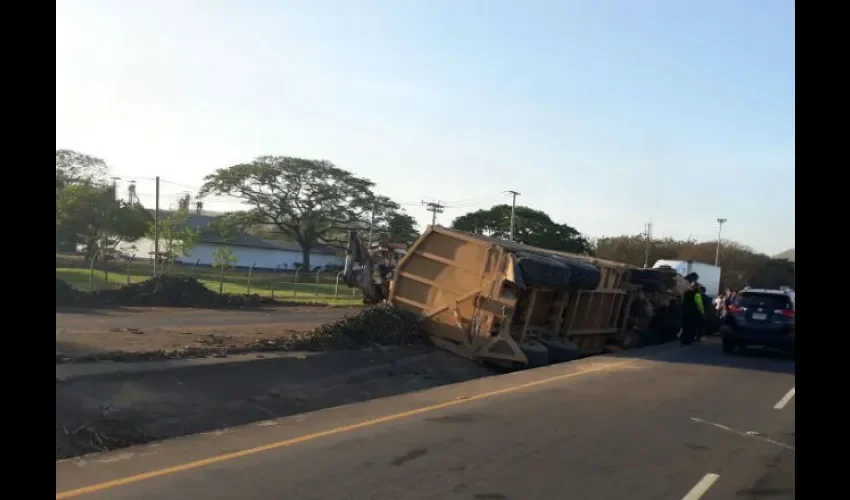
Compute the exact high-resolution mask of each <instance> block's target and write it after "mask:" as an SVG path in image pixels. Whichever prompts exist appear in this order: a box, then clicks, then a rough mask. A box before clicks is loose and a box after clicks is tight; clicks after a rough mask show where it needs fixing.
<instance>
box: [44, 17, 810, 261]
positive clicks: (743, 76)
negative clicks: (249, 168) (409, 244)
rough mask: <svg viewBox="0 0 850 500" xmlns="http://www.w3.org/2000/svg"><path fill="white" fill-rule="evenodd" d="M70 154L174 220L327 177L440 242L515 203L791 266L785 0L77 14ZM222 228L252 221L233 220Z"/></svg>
mask: <svg viewBox="0 0 850 500" xmlns="http://www.w3.org/2000/svg"><path fill="white" fill-rule="evenodd" d="M56 15H57V20H56V21H57V27H56V35H57V36H56V51H57V58H56V85H57V90H56V146H57V148H70V149H75V150H78V151H82V152H85V153H88V154H92V155H95V156H99V157H102V158H104V159H106V160H107V161H108V162H109V164H110V166H111V167H112V169H113V172H115V173H116V174H117V175H120V176H122V177H123V178H124V180H126V179H129V178H133V177H135V178H138V185H139V188H138V190H139V192H141V193H142V199H143V201H145V202H146V203H148V202H149V200H150V194H152V193H153V187H152V184H151V183H150V181H148V180H147V179H146V178H149V177H153V176H155V175H160V176H162V177H163V178H164V179H166V180H167V181H169V182H167V183H165V184H163V198H164V200H165V202H164V204H166V205H167V204H169V203H173V202H174V201H175V200H176V196H177V195H178V193H179V192H180V191H184V190H187V189H190V188H197V187H198V186H199V185H200V183H201V178H202V177H203V176H204V175H205V174H207V173H209V172H211V171H212V170H214V169H215V168H219V167H225V166H228V165H231V164H235V163H241V162H246V161H250V160H251V159H253V158H254V157H256V156H259V155H264V154H274V155H291V156H302V157H308V158H323V159H328V160H330V161H333V162H334V163H336V164H337V165H339V166H341V167H343V168H346V169H348V170H351V171H353V172H356V173H358V174H360V175H362V176H366V177H368V178H370V179H372V180H373V181H374V182H376V184H377V191H378V192H380V193H381V194H385V195H387V196H390V197H392V198H393V199H395V200H397V201H399V202H402V203H404V204H405V207H406V209H407V210H408V211H409V212H410V213H411V214H412V215H414V216H416V217H417V219H418V220H419V221H420V222H421V223H423V224H424V223H427V222H428V221H429V220H430V216H429V214H428V213H427V212H426V211H425V210H424V209H423V208H422V207H421V206H420V202H421V201H422V200H442V201H443V202H444V203H446V204H448V205H450V206H452V207H454V208H450V209H447V210H446V212H445V213H444V214H442V216H441V217H440V219H439V221H440V222H442V223H444V224H448V223H449V222H450V221H451V219H452V218H454V217H456V216H458V215H461V214H463V213H465V212H466V211H469V210H472V209H475V208H486V207H489V206H490V205H492V204H495V203H499V202H505V201H508V200H509V198H508V197H507V196H506V195H502V194H500V193H501V192H502V191H504V190H507V189H513V190H517V191H520V192H521V193H522V196H521V197H520V198H519V200H518V201H519V202H520V203H522V204H525V205H529V206H532V207H534V208H537V209H541V210H544V211H546V212H548V213H549V214H550V215H552V216H553V218H555V219H556V220H558V221H560V222H565V223H568V224H570V225H572V226H575V227H576V228H578V229H579V230H580V231H582V232H583V233H585V234H588V235H589V236H592V237H599V236H605V235H618V234H624V233H631V234H634V233H638V232H640V231H642V230H643V224H644V222H646V221H647V220H650V219H651V220H652V222H653V223H654V233H655V235H657V236H672V237H677V238H685V237H688V236H692V237H694V238H697V239H712V238H715V237H716V226H717V225H716V222H715V219H716V218H717V217H726V218H728V219H729V222H728V223H727V224H726V225H725V226H724V229H723V231H724V238H729V239H732V240H735V241H739V242H741V243H744V244H747V245H750V246H752V247H754V248H756V249H757V250H759V251H763V252H766V253H770V254H773V253H778V252H780V251H782V250H785V249H787V248H790V247H793V246H794V227H795V216H794V207H795V201H794V155H795V149H794V6H793V3H792V2H789V1H780V0H749V1H746V2H741V1H727V0H712V1H696V0H664V1H662V0H573V1H570V0H561V1H555V0H552V1H527V2H516V1H512V2H509V1H497V0H492V1H484V0H453V1H452V0H420V1H413V0H385V1H376V0H375V1H370V0H356V1H355V0H337V1H329V0H325V1H321V0H314V1H311V2H307V1H306V0H305V1H297V2H296V1H284V0H277V1H252V0H243V1H239V2H237V1H216V0H198V1H171V2H164V1H150V2H145V3H143V4H140V3H130V2H127V3H124V2H114V1H107V0H103V1H96V0H91V1H86V0H60V1H59V2H57V14H56ZM208 207H209V208H212V209H228V208H229V209H233V208H234V205H233V203H232V202H227V201H226V200H218V201H217V202H215V203H210V204H209V205H208Z"/></svg>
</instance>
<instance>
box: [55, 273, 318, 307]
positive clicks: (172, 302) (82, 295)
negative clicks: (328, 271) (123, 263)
mask: <svg viewBox="0 0 850 500" xmlns="http://www.w3.org/2000/svg"><path fill="white" fill-rule="evenodd" d="M269 304H290V305H311V306H315V305H321V304H313V303H306V302H305V303H296V302H278V301H276V300H274V299H272V298H271V297H263V296H261V295H257V294H251V295H232V294H219V293H216V292H214V291H212V290H210V289H209V288H207V287H206V286H204V284H203V283H201V282H200V281H198V280H196V279H195V278H192V277H187V276H174V275H168V274H166V275H163V276H157V277H156V278H151V279H149V280H147V281H142V282H140V283H133V284H130V285H124V286H121V287H120V288H116V289H108V290H96V291H93V292H83V291H80V290H75V289H73V288H72V287H71V285H69V284H68V283H66V282H64V281H62V280H61V279H59V278H56V307H197V308H204V309H217V308H229V307H257V306H261V305H269Z"/></svg>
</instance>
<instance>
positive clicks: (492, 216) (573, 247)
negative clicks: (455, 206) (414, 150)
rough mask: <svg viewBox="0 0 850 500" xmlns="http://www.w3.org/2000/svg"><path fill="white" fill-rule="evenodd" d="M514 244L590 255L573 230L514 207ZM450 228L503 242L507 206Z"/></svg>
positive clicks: (459, 221)
mask: <svg viewBox="0 0 850 500" xmlns="http://www.w3.org/2000/svg"><path fill="white" fill-rule="evenodd" d="M514 221H515V227H514V240H515V241H517V242H519V243H524V244H526V245H533V246H536V247H540V248H547V249H549V250H559V251H563V252H572V253H583V254H586V253H590V252H591V250H592V248H591V245H590V242H589V241H588V240H587V239H586V238H585V237H584V236H582V235H581V233H579V232H578V230H576V229H575V228H574V227H572V226H569V225H567V224H560V223H557V222H555V221H553V220H552V218H551V217H549V215H547V214H546V213H545V212H542V211H540V210H534V209H533V208H529V207H525V206H518V207H516V210H515V217H514ZM452 227H453V228H455V229H459V230H461V231H467V232H470V233H478V234H483V235H485V236H490V237H493V238H500V239H507V238H508V236H509V234H510V227H511V206H510V205H496V206H494V207H491V208H489V209H487V210H477V211H475V212H470V213H468V214H465V215H462V216H460V217H458V218H456V219H455V220H454V221H453V222H452Z"/></svg>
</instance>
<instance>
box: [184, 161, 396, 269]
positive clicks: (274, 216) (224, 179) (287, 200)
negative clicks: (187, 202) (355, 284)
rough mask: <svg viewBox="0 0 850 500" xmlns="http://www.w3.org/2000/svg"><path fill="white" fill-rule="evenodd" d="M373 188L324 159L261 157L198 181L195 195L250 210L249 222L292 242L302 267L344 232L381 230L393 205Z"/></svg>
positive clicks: (393, 211)
mask: <svg viewBox="0 0 850 500" xmlns="http://www.w3.org/2000/svg"><path fill="white" fill-rule="evenodd" d="M373 188H374V183H373V182H372V181H370V180H368V179H366V178H363V177H358V176H356V175H354V174H352V173H351V172H348V171H346V170H343V169H341V168H339V167H336V166H335V165H334V164H332V163H331V162H328V161H325V160H310V159H304V158H294V157H289V156H261V157H259V158H257V159H255V160H254V161H253V162H251V163H243V164H239V165H233V166H231V167H227V168H221V169H218V170H216V171H215V172H214V173H212V174H210V175H208V176H206V177H205V178H204V185H203V187H202V188H201V192H200V193H199V195H200V196H201V197H203V196H205V195H208V194H217V195H229V196H233V197H235V198H238V199H240V200H242V201H243V202H245V203H247V204H248V205H249V206H250V207H251V211H250V218H251V220H252V222H253V223H255V224H265V225H267V226H269V227H271V228H272V229H273V231H274V232H276V233H277V234H279V235H280V236H283V237H285V238H287V239H291V240H293V241H295V242H297V243H298V244H299V245H300V246H301V249H302V253H303V257H302V259H303V265H304V266H305V267H309V265H310V250H311V249H312V248H314V247H315V246H316V245H317V244H330V245H335V246H340V247H341V246H343V245H344V244H345V242H346V239H347V232H348V231H349V230H350V229H360V230H363V229H364V228H366V229H367V230H368V227H369V221H370V218H371V215H372V213H373V210H374V214H375V226H376V227H377V228H382V227H387V226H388V224H389V221H390V220H392V218H393V217H395V216H396V215H397V214H400V213H401V209H400V207H399V205H398V204H397V203H395V202H393V201H392V200H390V199H389V198H387V197H384V196H377V195H376V194H375V193H374V192H373Z"/></svg>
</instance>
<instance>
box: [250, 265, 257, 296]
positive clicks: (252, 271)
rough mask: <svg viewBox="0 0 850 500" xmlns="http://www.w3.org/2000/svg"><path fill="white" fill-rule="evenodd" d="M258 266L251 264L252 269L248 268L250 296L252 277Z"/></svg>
mask: <svg viewBox="0 0 850 500" xmlns="http://www.w3.org/2000/svg"><path fill="white" fill-rule="evenodd" d="M256 265H257V263H256V262H254V263H253V264H251V267H249V268H248V295H251V275H252V274H254V266H256Z"/></svg>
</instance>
